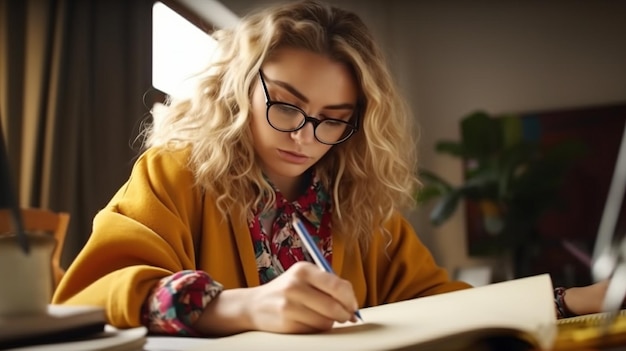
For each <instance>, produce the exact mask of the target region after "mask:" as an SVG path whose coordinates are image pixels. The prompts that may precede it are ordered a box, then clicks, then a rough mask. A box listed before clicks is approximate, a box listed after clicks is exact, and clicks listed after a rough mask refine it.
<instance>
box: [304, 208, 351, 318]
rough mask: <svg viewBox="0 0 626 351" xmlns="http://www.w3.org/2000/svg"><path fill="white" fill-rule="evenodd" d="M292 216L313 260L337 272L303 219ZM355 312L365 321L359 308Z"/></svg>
mask: <svg viewBox="0 0 626 351" xmlns="http://www.w3.org/2000/svg"><path fill="white" fill-rule="evenodd" d="M292 218H293V220H292V224H293V228H294V229H295V230H296V233H298V236H299V237H300V240H301V241H302V243H303V244H304V247H305V248H306V250H307V251H308V252H309V254H310V255H311V257H313V261H315V264H316V265H317V266H318V267H319V268H321V269H322V270H323V271H324V272H328V273H332V274H335V272H333V269H332V267H330V265H329V264H328V261H326V258H324V255H323V254H322V252H321V251H320V249H319V248H318V247H317V245H316V244H315V242H314V241H313V238H312V237H311V234H309V231H308V230H306V228H305V227H304V224H302V221H300V219H299V218H298V217H297V216H296V215H295V213H294V214H293V216H292ZM354 314H355V315H356V316H357V318H358V319H360V320H361V321H363V318H361V314H360V313H359V311H358V310H357V311H356V312H354Z"/></svg>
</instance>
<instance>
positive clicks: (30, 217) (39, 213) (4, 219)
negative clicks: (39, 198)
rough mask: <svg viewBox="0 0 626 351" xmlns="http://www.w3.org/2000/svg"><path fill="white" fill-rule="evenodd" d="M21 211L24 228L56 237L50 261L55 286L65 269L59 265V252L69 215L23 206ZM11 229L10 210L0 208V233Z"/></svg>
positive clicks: (63, 241)
mask: <svg viewBox="0 0 626 351" xmlns="http://www.w3.org/2000/svg"><path fill="white" fill-rule="evenodd" d="M21 212H22V221H23V223H24V230H26V231H41V232H45V233H49V234H50V235H53V236H54V238H55V239H56V242H57V244H56V247H55V248H54V251H53V253H52V262H51V264H52V273H53V276H54V286H55V287H56V286H57V285H58V284H59V281H60V280H61V278H62V277H63V274H64V273H65V270H64V269H63V267H61V253H62V251H63V244H64V243H65V235H66V234H67V227H68V224H69V222H70V215H69V213H65V212H53V211H50V210H45V209H39V208H23V209H21ZM11 229H12V227H11V212H10V211H9V210H0V234H1V233H6V232H8V231H11Z"/></svg>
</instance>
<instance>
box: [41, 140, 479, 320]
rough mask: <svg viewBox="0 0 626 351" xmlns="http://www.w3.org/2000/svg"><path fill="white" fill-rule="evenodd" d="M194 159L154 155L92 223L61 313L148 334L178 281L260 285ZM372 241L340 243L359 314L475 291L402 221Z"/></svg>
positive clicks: (245, 246) (336, 246)
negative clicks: (97, 310)
mask: <svg viewBox="0 0 626 351" xmlns="http://www.w3.org/2000/svg"><path fill="white" fill-rule="evenodd" d="M187 160H188V152H186V151H176V152H168V151H161V152H159V151H157V150H148V151H146V152H145V153H144V154H143V155H142V156H141V157H140V158H139V159H138V160H137V162H136V163H135V165H134V168H133V171H132V173H131V176H130V178H129V179H128V181H127V182H126V183H125V184H124V185H123V186H122V187H121V188H120V190H119V191H118V192H117V193H116V194H115V195H114V197H113V198H112V199H111V201H110V202H109V204H108V205H107V206H106V207H105V208H104V209H102V210H101V211H100V212H99V213H98V214H97V215H96V216H95V218H94V222H93V232H92V234H91V236H90V238H89V240H88V242H87V243H86V245H85V247H84V248H83V249H82V251H81V252H80V253H79V255H78V256H77V257H76V259H75V260H74V262H73V263H72V265H71V266H70V267H69V269H68V270H67V272H66V274H65V276H64V277H63V279H62V281H61V282H60V285H59V286H58V288H57V290H56V291H55V294H54V297H53V303H57V304H71V305H82V304H88V305H98V306H102V307H104V308H105V310H106V315H107V319H108V322H109V323H110V324H112V325H113V326H116V327H120V328H125V327H135V326H139V325H140V324H141V306H142V304H143V302H144V300H145V299H146V297H147V296H148V294H149V292H150V289H151V288H152V287H153V286H154V285H155V284H156V283H157V282H158V281H159V280H160V279H161V278H163V277H165V276H168V275H170V274H172V273H174V272H178V271H181V270H188V269H200V270H203V271H206V272H208V273H209V274H210V275H211V276H212V277H213V279H215V280H216V281H218V282H220V283H222V284H223V285H224V288H225V289H231V288H240V287H253V286H258V285H259V275H258V272H257V267H256V261H255V256H254V251H253V248H252V240H251V237H250V232H249V229H248V226H247V223H245V221H243V222H242V221H236V220H234V218H239V217H238V214H236V213H233V214H232V216H223V215H222V214H221V213H220V212H219V211H218V209H217V207H216V205H215V199H214V197H213V196H211V194H203V193H202V192H201V191H200V190H199V188H198V187H197V186H194V177H193V174H192V173H191V171H190V170H189V168H188V167H187ZM387 229H388V231H389V233H390V235H389V234H386V235H385V234H381V233H379V232H378V231H376V232H374V234H373V239H372V242H371V245H370V248H369V250H368V251H367V252H362V251H361V250H359V249H358V245H356V246H353V247H351V249H349V250H348V249H346V243H345V242H344V236H343V235H342V234H341V233H336V232H335V233H333V259H332V267H333V269H334V270H335V272H336V273H337V274H338V275H340V276H341V277H343V278H345V279H347V280H349V281H350V282H351V283H352V285H353V287H354V290H355V294H356V297H357V299H358V302H359V305H360V306H361V307H367V306H374V305H379V304H383V303H387V302H395V301H400V300H405V299H410V298H414V297H419V296H426V295H432V294H438V293H443V292H448V291H452V290H458V289H462V288H467V287H469V285H467V284H465V283H462V282H454V281H450V280H449V278H448V275H447V273H446V272H445V271H444V270H443V269H442V268H441V267H438V266H437V265H436V264H435V262H434V260H433V258H432V256H431V254H430V253H429V251H428V250H427V249H426V248H425V246H424V245H423V244H422V243H421V242H420V241H419V239H418V237H417V236H416V234H415V233H414V231H413V230H412V228H411V226H410V224H409V223H408V222H407V221H406V220H405V219H403V218H402V216H401V215H400V214H398V215H396V216H395V217H394V218H393V219H392V220H391V221H390V222H389V223H388V224H387Z"/></svg>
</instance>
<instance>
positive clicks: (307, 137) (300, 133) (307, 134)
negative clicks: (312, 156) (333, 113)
mask: <svg viewBox="0 0 626 351" xmlns="http://www.w3.org/2000/svg"><path fill="white" fill-rule="evenodd" d="M291 138H292V139H294V140H296V141H298V142H299V143H300V144H310V143H312V142H314V141H315V126H314V125H313V122H310V121H306V122H305V123H304V126H303V127H302V128H300V129H298V130H296V131H295V132H291Z"/></svg>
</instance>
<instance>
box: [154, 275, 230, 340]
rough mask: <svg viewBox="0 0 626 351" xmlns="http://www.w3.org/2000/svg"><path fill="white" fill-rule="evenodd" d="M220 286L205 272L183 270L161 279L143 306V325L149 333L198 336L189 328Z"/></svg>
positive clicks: (221, 287)
mask: <svg viewBox="0 0 626 351" xmlns="http://www.w3.org/2000/svg"><path fill="white" fill-rule="evenodd" d="M223 289H224V288H223V286H222V285H221V284H220V283H218V282H216V281H214V280H213V279H212V278H211V277H210V276H209V275H208V274H207V273H206V272H203V271H194V270H185V271H180V272H177V273H174V274H172V275H170V276H167V277H165V278H163V279H161V280H160V281H159V282H158V283H157V285H156V286H155V287H154V289H152V292H151V293H150V295H148V298H147V299H146V301H145V302H144V306H143V314H142V319H143V324H144V325H146V326H147V327H148V330H149V331H150V332H151V333H157V334H168V335H179V336H198V333H197V332H196V331H195V330H194V329H193V328H192V327H191V326H192V325H193V323H194V322H195V321H196V320H197V319H198V317H199V316H200V314H201V313H202V311H203V310H204V307H205V306H206V305H207V304H208V303H209V302H211V300H213V298H215V296H217V295H218V294H219V293H220V292H221V291H222V290H223Z"/></svg>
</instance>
